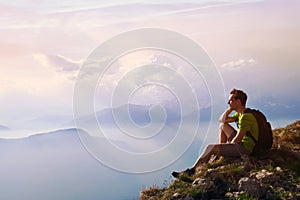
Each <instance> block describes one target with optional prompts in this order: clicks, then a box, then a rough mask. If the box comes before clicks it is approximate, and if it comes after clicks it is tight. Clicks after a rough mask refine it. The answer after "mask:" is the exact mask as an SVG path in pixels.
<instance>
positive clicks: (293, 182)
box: [140, 121, 300, 200]
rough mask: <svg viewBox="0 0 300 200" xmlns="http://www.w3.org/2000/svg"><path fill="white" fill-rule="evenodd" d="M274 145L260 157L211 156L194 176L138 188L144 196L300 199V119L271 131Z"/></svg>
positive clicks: (142, 196) (142, 199)
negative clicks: (142, 188) (167, 183)
mask: <svg viewBox="0 0 300 200" xmlns="http://www.w3.org/2000/svg"><path fill="white" fill-rule="evenodd" d="M273 137H274V142H273V147H272V149H271V150H270V151H269V152H268V153H267V154H265V155H264V156H260V157H253V156H242V158H239V159H233V158H231V159H229V158H227V159H225V158H223V157H220V158H216V157H213V156H212V158H211V159H210V161H209V162H208V163H207V164H205V165H203V166H202V167H201V168H200V169H197V171H196V173H195V175H193V176H188V175H186V174H183V175H182V176H180V177H179V178H178V179H176V180H174V181H173V182H172V183H171V184H170V185H169V186H167V187H163V188H160V187H157V186H152V187H150V188H147V189H144V190H142V191H141V194H140V200H146V199H153V200H156V199H162V200H163V199H190V200H197V199H299V198H300V121H296V122H294V123H292V124H290V125H288V126H286V127H285V128H277V129H274V130H273Z"/></svg>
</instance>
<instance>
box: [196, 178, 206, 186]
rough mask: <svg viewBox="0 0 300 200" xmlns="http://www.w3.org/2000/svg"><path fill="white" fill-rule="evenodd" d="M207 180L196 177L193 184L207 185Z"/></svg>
mask: <svg viewBox="0 0 300 200" xmlns="http://www.w3.org/2000/svg"><path fill="white" fill-rule="evenodd" d="M206 183H207V182H206V180H205V179H202V178H196V179H195V180H194V182H193V186H195V185H206Z"/></svg>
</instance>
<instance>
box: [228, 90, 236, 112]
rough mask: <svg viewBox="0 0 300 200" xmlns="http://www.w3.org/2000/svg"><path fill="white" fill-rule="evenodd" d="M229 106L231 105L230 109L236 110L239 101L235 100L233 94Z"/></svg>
mask: <svg viewBox="0 0 300 200" xmlns="http://www.w3.org/2000/svg"><path fill="white" fill-rule="evenodd" d="M228 105H229V107H230V108H232V109H233V110H235V109H236V107H237V100H235V99H234V98H233V94H231V95H230V96H229V100H228Z"/></svg>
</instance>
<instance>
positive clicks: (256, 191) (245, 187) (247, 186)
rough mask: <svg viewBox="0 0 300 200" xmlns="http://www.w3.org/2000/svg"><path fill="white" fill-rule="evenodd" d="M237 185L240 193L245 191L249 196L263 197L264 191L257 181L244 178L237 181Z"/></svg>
mask: <svg viewBox="0 0 300 200" xmlns="http://www.w3.org/2000/svg"><path fill="white" fill-rule="evenodd" d="M238 184H239V188H238V190H239V191H240V192H241V191H245V192H247V193H248V194H249V195H253V196H255V197H258V198H259V197H262V196H264V193H265V191H264V189H263V187H262V186H261V185H260V183H259V181H258V180H257V179H251V178H248V177H244V178H241V179H240V180H239V183H238Z"/></svg>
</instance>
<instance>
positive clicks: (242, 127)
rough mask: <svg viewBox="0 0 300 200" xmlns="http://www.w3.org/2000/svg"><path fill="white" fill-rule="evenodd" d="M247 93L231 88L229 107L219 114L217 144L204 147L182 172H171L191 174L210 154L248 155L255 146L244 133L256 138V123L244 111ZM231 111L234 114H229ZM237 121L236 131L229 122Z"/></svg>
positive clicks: (176, 174) (177, 174)
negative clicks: (219, 123)
mask: <svg viewBox="0 0 300 200" xmlns="http://www.w3.org/2000/svg"><path fill="white" fill-rule="evenodd" d="M246 101H247V95H246V94H245V93H244V92H243V91H241V90H236V89H233V90H232V91H231V92H230V96H229V101H228V105H229V108H228V109H227V110H226V111H225V112H224V113H223V114H222V115H221V116H220V119H219V121H220V122H221V125H220V135H219V144H210V145H208V146H207V147H206V149H205V150H204V152H203V153H202V155H200V157H199V158H198V160H197V161H196V163H195V164H194V165H193V167H192V168H188V169H186V170H185V171H182V172H172V175H173V176H174V177H175V178H177V177H178V176H179V175H180V174H181V173H186V174H188V175H192V174H194V173H195V170H196V168H197V167H199V166H200V165H201V164H203V163H206V162H208V160H209V159H210V157H211V156H212V155H216V156H224V157H240V156H241V155H243V154H246V155H250V154H251V153H252V150H253V148H254V146H255V141H253V139H252V138H251V137H250V136H248V134H246V133H247V132H250V133H251V134H252V136H253V137H254V138H255V139H256V140H257V139H258V124H257V122H256V119H255V117H254V116H253V114H251V113H244V112H245V110H246ZM232 111H236V113H235V114H233V115H232V116H229V115H230V113H231V112H232ZM231 122H237V123H238V131H236V130H235V129H234V128H233V127H232V126H231V125H230V124H229V123H231Z"/></svg>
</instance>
